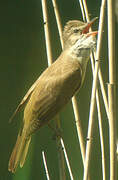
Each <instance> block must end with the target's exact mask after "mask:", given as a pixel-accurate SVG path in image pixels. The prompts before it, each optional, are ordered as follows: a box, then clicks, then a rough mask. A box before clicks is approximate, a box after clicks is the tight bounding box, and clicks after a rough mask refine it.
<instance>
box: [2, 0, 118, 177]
mask: <svg viewBox="0 0 118 180" xmlns="http://www.w3.org/2000/svg"><path fill="white" fill-rule="evenodd" d="M47 1H48V2H47V3H48V13H49V26H50V32H51V43H52V52H53V59H56V58H57V57H58V56H59V54H60V52H61V45H60V40H59V36H58V30H57V26H56V20H55V15H54V10H53V7H52V2H51V0H47ZM100 3H101V1H100V0H95V1H91V0H88V1H87V5H88V9H89V13H90V17H91V18H93V17H95V16H98V17H99V11H100ZM57 5H58V8H59V13H60V16H61V21H62V25H63V26H64V24H65V23H66V22H67V21H68V20H74V19H79V20H82V15H81V10H80V6H79V1H78V0H69V1H68V0H64V1H60V0H57ZM105 18H107V13H106V17H105ZM0 19H1V21H0V62H1V65H0V84H1V88H0V117H1V118H0V123H1V124H0V180H32V179H33V180H38V179H40V180H45V179H46V176H45V171H44V166H43V161H42V154H41V152H42V150H44V151H45V153H46V158H47V162H48V168H49V172H50V176H51V180H58V179H59V171H58V158H57V148H56V142H55V141H54V140H52V136H53V134H54V133H53V132H52V131H51V130H50V129H49V128H48V127H44V128H42V129H41V130H40V131H39V132H37V133H36V134H35V135H33V138H32V142H31V145H30V150H29V153H28V156H27V160H26V163H25V165H24V167H23V168H22V169H20V168H18V170H17V172H16V174H15V175H12V174H11V173H10V172H8V170H7V168H8V160H9V157H10V154H11V151H12V149H13V146H14V144H15V141H16V137H17V133H18V130H19V126H20V121H21V120H22V116H23V112H21V113H19V114H18V115H17V116H16V117H15V119H14V121H13V122H12V123H9V122H8V121H9V119H10V117H11V115H12V113H13V112H14V110H15V108H16V106H17V105H18V103H19V102H20V100H21V99H22V97H23V96H24V95H25V93H26V92H27V90H28V89H29V88H30V86H31V85H32V84H33V82H34V81H35V80H36V79H37V78H38V77H39V75H40V74H41V73H42V72H43V71H44V69H45V68H46V67H47V56H46V51H45V50H46V48H45V39H44V29H43V18H42V8H41V1H40V0H29V1H26V0H20V1H19V0H11V1H2V2H1V3H0ZM97 27H98V22H96V23H95V25H94V27H93V29H95V30H97ZM117 32H118V27H117V24H116V40H117V39H118V33H117ZM103 36H104V38H103V39H104V40H103V47H102V50H103V51H102V54H101V68H102V72H103V76H104V77H103V78H104V82H105V88H107V85H106V83H107V82H108V57H107V19H105V29H104V34H103ZM117 42H118V41H116V49H117V47H118V44H117ZM117 55H118V53H117V51H116V56H117ZM116 61H117V58H116ZM117 67H118V63H117V64H116V68H117ZM117 80H118V77H117ZM91 85H92V73H91V65H90V62H89V64H88V69H87V76H86V79H85V83H84V85H83V87H82V89H81V91H80V93H79V95H78V106H79V111H80V117H81V120H82V127H83V132H84V137H85V140H86V134H87V125H88V115H89V105H90V97H91ZM100 97H101V93H100ZM117 99H118V96H117ZM100 100H101V102H100V103H101V107H102V115H103V127H104V140H105V152H106V162H107V179H109V178H108V177H109V165H108V162H109V150H108V141H109V136H108V121H107V117H106V115H105V110H104V105H103V101H102V98H100ZM60 118H61V126H62V131H63V132H62V134H63V139H64V142H65V146H66V148H67V152H68V156H69V160H70V164H71V167H72V172H73V175H74V179H75V180H77V179H80V180H81V179H82V173H83V165H82V158H81V153H80V147H79V143H78V139H77V132H76V126H75V122H74V117H73V111H72V106H71V103H70V104H68V105H67V106H66V107H65V109H64V110H63V112H61V113H60ZM93 145H94V146H93V150H92V160H91V180H94V179H96V180H97V179H102V175H101V173H102V169H101V154H100V144H99V131H98V123H97V113H96V114H95V131H94V135H93ZM66 174H67V180H69V175H68V170H67V169H66Z"/></svg>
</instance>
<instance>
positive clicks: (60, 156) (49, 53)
mask: <svg viewBox="0 0 118 180" xmlns="http://www.w3.org/2000/svg"><path fill="white" fill-rule="evenodd" d="M42 10H43V19H44V31H45V41H46V52H47V59H48V65H49V66H50V65H51V64H52V62H53V61H52V50H51V41H50V33H49V27H48V12H47V4H46V0H42ZM56 128H57V129H60V120H59V116H58V115H57V116H56ZM56 141H57V152H58V160H59V176H60V177H59V178H60V180H65V178H66V177H65V165H64V154H63V151H62V148H61V139H60V137H57V139H56Z"/></svg>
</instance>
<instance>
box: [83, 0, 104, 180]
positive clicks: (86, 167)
mask: <svg viewBox="0 0 118 180" xmlns="http://www.w3.org/2000/svg"><path fill="white" fill-rule="evenodd" d="M104 3H105V0H102V3H101V10H100V21H99V34H98V41H97V50H96V61H95V70H94V79H93V85H92V95H91V104H90V114H89V125H88V135H87V139H88V141H87V145H86V157H85V164H84V177H83V179H84V180H87V179H88V172H89V166H90V155H91V145H92V133H93V123H94V117H93V116H94V111H95V102H96V101H95V100H96V88H97V79H98V77H97V76H98V70H99V59H100V50H101V40H102V31H103V20H104V8H103V7H104V6H103V5H104Z"/></svg>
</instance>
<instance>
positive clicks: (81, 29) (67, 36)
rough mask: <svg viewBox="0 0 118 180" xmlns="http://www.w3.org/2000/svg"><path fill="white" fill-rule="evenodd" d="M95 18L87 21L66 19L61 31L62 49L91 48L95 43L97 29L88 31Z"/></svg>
mask: <svg viewBox="0 0 118 180" xmlns="http://www.w3.org/2000/svg"><path fill="white" fill-rule="evenodd" d="M96 19H97V18H94V19H92V20H91V21H90V22H88V23H84V22H82V21H78V20H73V21H68V22H67V23H66V25H65V27H64V31H63V40H64V49H67V48H69V49H70V48H75V49H77V50H80V49H93V48H94V47H95V45H96V38H95V35H96V34H97V31H92V32H89V28H90V27H91V25H92V24H93V23H94V22H95V20H96Z"/></svg>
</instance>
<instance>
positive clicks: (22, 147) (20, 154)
mask: <svg viewBox="0 0 118 180" xmlns="http://www.w3.org/2000/svg"><path fill="white" fill-rule="evenodd" d="M30 140H31V137H28V138H26V133H22V134H21V135H20V134H18V137H17V141H16V144H15V147H14V149H13V151H12V154H11V157H10V160H9V165H8V170H9V171H11V172H12V173H14V172H15V170H16V168H17V166H18V163H19V162H21V167H22V166H23V164H24V162H25V158H26V155H27V152H28V147H29V144H30Z"/></svg>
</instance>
